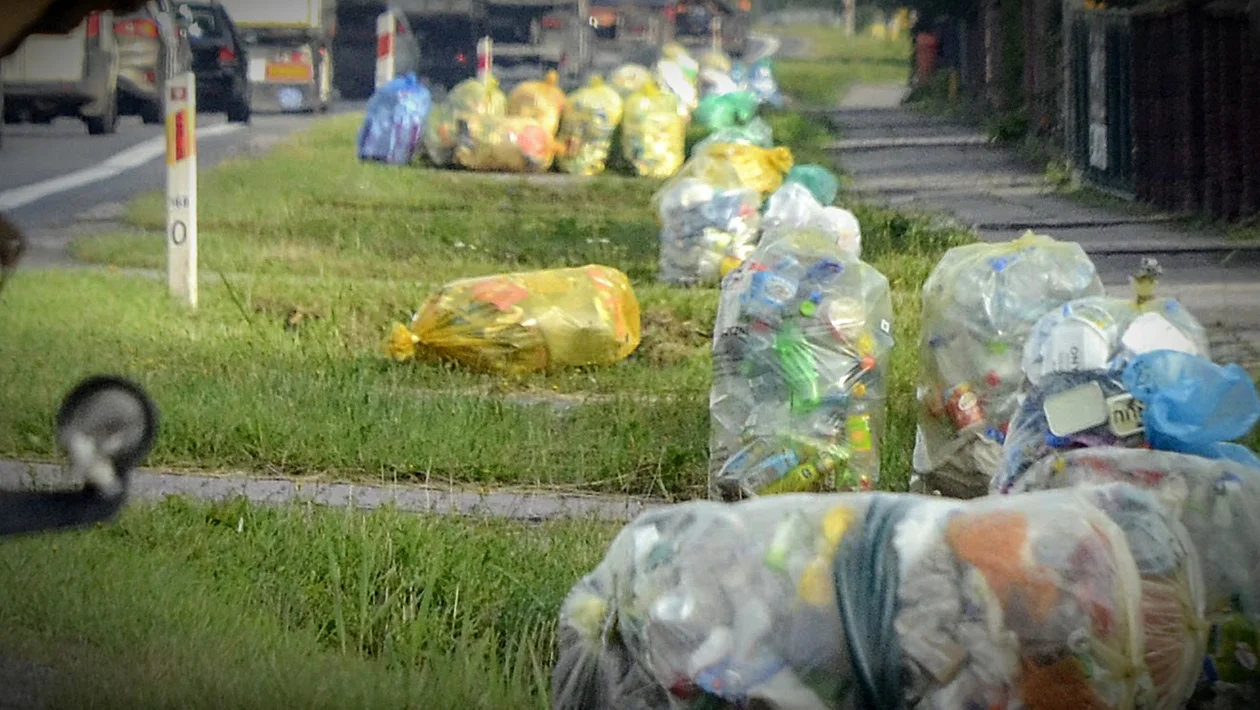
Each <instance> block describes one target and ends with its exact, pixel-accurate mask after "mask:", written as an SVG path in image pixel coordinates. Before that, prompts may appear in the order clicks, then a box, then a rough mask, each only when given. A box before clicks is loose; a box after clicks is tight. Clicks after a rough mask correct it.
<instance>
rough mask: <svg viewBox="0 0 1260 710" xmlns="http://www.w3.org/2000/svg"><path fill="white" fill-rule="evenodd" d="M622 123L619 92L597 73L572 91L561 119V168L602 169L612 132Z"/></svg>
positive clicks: (593, 172)
mask: <svg viewBox="0 0 1260 710" xmlns="http://www.w3.org/2000/svg"><path fill="white" fill-rule="evenodd" d="M620 124H621V96H620V95H618V94H617V92H616V90H614V89H613V88H612V87H610V86H608V85H606V84H605V83H604V80H603V79H602V78H600V77H599V76H593V77H591V80H590V82H589V83H588V84H587V85H586V86H585V87H583V88H581V89H578V90H577V91H575V92H573V95H572V96H570V97H569V102H568V104H567V105H566V106H565V107H564V113H563V115H562V117H561V119H560V133H559V137H558V139H557V142H558V143H559V145H560V158H559V161H558V162H559V165H560V170H562V171H564V172H566V173H569V174H570V175H598V174H600V173H602V172H604V167H605V166H606V165H607V162H608V154H609V152H610V151H611V150H612V141H613V134H614V133H616V131H617V126H618V125H620Z"/></svg>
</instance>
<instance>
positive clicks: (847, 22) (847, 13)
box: [844, 0, 857, 37]
mask: <svg viewBox="0 0 1260 710" xmlns="http://www.w3.org/2000/svg"><path fill="white" fill-rule="evenodd" d="M855 3H856V0H844V33H845V34H846V35H848V36H849V37H852V36H853V35H854V33H855V32H856V31H857V11H856V9H855V7H854V5H855Z"/></svg>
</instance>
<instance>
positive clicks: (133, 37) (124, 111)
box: [114, 0, 173, 123]
mask: <svg viewBox="0 0 1260 710" xmlns="http://www.w3.org/2000/svg"><path fill="white" fill-rule="evenodd" d="M170 5H171V4H170V1H169V0H159V1H155V2H149V3H147V4H146V5H145V6H144V7H142V8H140V9H139V10H136V11H135V12H130V13H127V14H125V15H115V16H114V37H115V38H116V39H117V41H118V113H119V114H121V115H123V116H139V117H140V118H141V120H143V121H144V122H145V123H161V122H162V120H163V118H164V117H163V113H164V111H163V106H164V103H163V96H164V95H165V93H166V70H165V67H166V55H167V53H168V52H170V51H173V48H172V47H170V45H169V39H168V37H167V36H166V35H165V34H164V33H162V32H161V31H160V29H159V26H158V13H160V12H170V11H171V7H170Z"/></svg>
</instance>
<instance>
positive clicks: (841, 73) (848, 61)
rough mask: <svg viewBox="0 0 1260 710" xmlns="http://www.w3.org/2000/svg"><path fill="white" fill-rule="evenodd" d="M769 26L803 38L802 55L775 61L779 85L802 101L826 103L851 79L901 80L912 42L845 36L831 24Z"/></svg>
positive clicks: (836, 99) (850, 84) (839, 94)
mask: <svg viewBox="0 0 1260 710" xmlns="http://www.w3.org/2000/svg"><path fill="white" fill-rule="evenodd" d="M769 31H771V32H773V33H774V34H777V35H779V36H780V37H785V38H797V39H800V40H802V41H804V42H805V44H806V47H807V54H806V56H805V57H801V58H796V57H793V58H790V59H780V60H776V61H775V62H774V70H775V75H776V78H777V79H778V81H779V84H780V86H781V87H782V88H783V91H784V92H785V93H787V94H788V95H790V96H792V97H793V98H794V99H796V100H797V101H799V102H801V103H802V104H803V105H805V106H810V107H830V106H833V105H835V104H836V103H838V102H839V101H840V100H841V99H843V98H844V96H845V94H846V93H848V91H849V89H850V88H852V87H853V85H854V84H861V83H864V84H888V83H898V82H904V81H905V80H906V76H907V74H908V72H909V66H910V64H909V56H910V44H909V42H908V41H907V40H906V39H904V38H903V39H900V40H887V39H876V38H874V37H871V36H868V35H859V36H855V37H846V36H845V35H844V31H843V30H842V29H838V28H833V27H799V26H789V27H774V28H771V29H770V30H769Z"/></svg>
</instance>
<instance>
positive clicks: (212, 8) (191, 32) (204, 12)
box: [175, 2, 250, 123]
mask: <svg viewBox="0 0 1260 710" xmlns="http://www.w3.org/2000/svg"><path fill="white" fill-rule="evenodd" d="M175 19H176V21H177V22H178V23H179V24H180V25H181V26H182V27H183V28H184V30H185V32H186V33H187V36H188V46H189V49H190V50H191V51H192V70H193V74H194V75H196V78H197V112H198V113H203V112H205V113H219V112H222V113H226V114H227V119H228V120H229V121H232V122H235V123H245V122H248V121H249V114H250V111H249V59H248V57H246V55H245V43H244V42H242V41H241V36H240V33H239V32H238V31H237V29H236V24H235V23H234V22H232V18H231V17H229V16H228V13H227V10H225V9H223V7H222V6H220V5H219V4H218V3H187V2H182V3H178V4H177V5H176V7H175Z"/></svg>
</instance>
